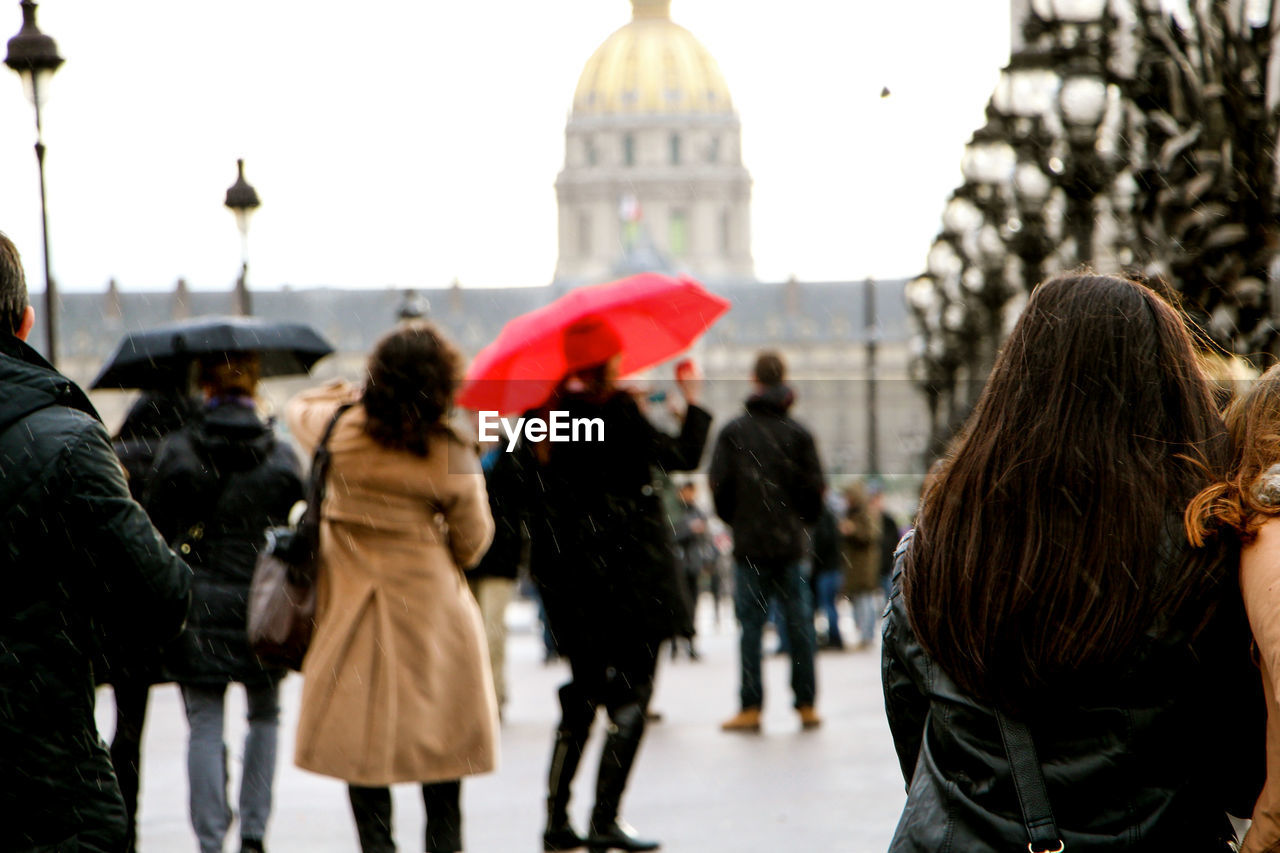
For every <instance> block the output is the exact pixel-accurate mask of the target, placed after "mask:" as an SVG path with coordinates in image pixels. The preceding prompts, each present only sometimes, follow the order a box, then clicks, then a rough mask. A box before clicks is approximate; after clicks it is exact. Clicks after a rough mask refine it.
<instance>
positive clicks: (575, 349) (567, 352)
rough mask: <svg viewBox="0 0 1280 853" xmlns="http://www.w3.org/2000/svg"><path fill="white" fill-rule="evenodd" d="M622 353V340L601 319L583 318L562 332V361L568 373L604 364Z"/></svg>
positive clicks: (606, 322)
mask: <svg viewBox="0 0 1280 853" xmlns="http://www.w3.org/2000/svg"><path fill="white" fill-rule="evenodd" d="M620 352H622V339H621V338H620V337H618V333H617V332H615V331H614V330H613V327H612V326H610V325H609V322H608V321H607V320H605V319H604V318H603V317H584V318H583V319H581V320H578V321H577V322H575V323H574V324H573V325H572V326H570V327H569V328H567V329H565V330H564V360H565V366H566V367H567V368H568V370H569V371H570V372H573V371H578V370H582V369H584V368H587V367H593V366H595V365H597V364H604V363H605V362H606V361H608V360H609V359H611V358H613V357H614V356H615V355H617V354H618V353H620Z"/></svg>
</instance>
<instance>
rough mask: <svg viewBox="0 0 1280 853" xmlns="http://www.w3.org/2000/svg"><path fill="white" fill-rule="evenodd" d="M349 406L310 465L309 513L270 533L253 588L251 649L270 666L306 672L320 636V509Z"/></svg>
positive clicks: (329, 429) (335, 417)
mask: <svg viewBox="0 0 1280 853" xmlns="http://www.w3.org/2000/svg"><path fill="white" fill-rule="evenodd" d="M351 405H352V404H350V403H348V404H346V405H343V406H339V407H338V410H337V411H336V412H334V413H333V417H332V418H331V419H330V420H329V424H328V426H327V427H325V431H324V434H323V435H322V436H321V437H320V444H319V445H318V446H317V447H316V452H315V456H314V457H313V458H312V460H311V475H310V480H309V481H308V484H307V501H306V503H307V509H306V511H305V512H304V513H303V514H302V518H301V519H299V520H298V523H297V524H296V525H294V526H292V527H275V528H271V529H269V530H268V531H267V541H266V545H265V546H264V547H263V549H262V551H261V552H259V554H258V561H257V564H256V565H255V566H254V569H253V581H252V582H251V583H250V585H249V608H248V610H249V619H248V632H249V647H250V648H251V649H252V650H253V652H254V654H256V655H257V656H258V658H259V659H260V660H261V661H262V662H263V663H264V664H265V665H267V666H284V667H288V668H289V669H292V670H295V671H301V670H302V660H303V658H305V657H306V655H307V648H308V647H309V646H310V645H311V634H312V632H313V631H314V630H315V616H316V589H315V585H316V573H317V570H318V565H317V559H318V557H319V551H320V505H321V504H322V503H323V502H324V493H325V482H326V480H327V478H328V476H329V436H330V435H332V434H333V428H334V427H335V426H336V425H337V423H338V418H340V417H341V416H342V413H343V412H345V411H346V410H347V409H349V408H351Z"/></svg>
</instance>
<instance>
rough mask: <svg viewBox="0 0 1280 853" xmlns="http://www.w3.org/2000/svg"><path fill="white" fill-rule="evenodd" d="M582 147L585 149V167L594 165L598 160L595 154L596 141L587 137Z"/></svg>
mask: <svg viewBox="0 0 1280 853" xmlns="http://www.w3.org/2000/svg"><path fill="white" fill-rule="evenodd" d="M583 145H584V146H585V147H586V152H587V165H588V166H594V165H596V163H597V161H598V160H599V159H600V157H599V155H598V154H597V153H596V141H595V140H594V139H592V138H591V137H590V136H588V137H587V138H586V141H585V142H584V143H583Z"/></svg>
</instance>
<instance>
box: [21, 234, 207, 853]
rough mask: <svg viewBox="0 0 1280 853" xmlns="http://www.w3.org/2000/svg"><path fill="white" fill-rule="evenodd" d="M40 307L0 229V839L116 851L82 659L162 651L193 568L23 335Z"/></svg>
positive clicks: (87, 415) (102, 750)
mask: <svg viewBox="0 0 1280 853" xmlns="http://www.w3.org/2000/svg"><path fill="white" fill-rule="evenodd" d="M34 324H35V311H34V310H33V309H32V308H31V306H30V305H29V304H28V302H27V287H26V282H25V280H24V277H23V273H22V261H21V259H20V258H19V257H18V251H17V249H16V248H15V247H14V245H13V243H12V242H10V240H9V238H8V237H6V236H4V235H3V234H0V459H3V460H4V463H3V470H4V476H3V477H0V506H3V510H0V536H2V538H3V541H4V543H5V548H6V555H7V556H6V560H5V583H4V595H3V596H0V756H3V757H4V758H3V770H0V848H3V849H5V850H14V851H17V850H22V851H53V850H68V851H69V850H75V851H81V853H119V851H121V850H126V849H128V845H129V844H130V843H131V842H130V841H129V840H128V838H127V836H128V826H127V824H128V818H127V814H126V811H125V807H124V802H123V800H122V798H121V795H120V788H119V786H118V785H117V782H116V777H115V773H114V772H113V770H112V763H111V758H110V756H109V755H108V753H107V749H106V747H105V746H104V745H103V744H102V741H101V739H100V738H99V736H98V727H97V723H96V721H95V720H94V713H93V711H94V691H93V685H94V672H93V664H92V660H93V658H94V656H95V654H97V653H98V651H97V648H98V643H99V641H100V640H101V639H102V638H103V637H106V636H109V637H111V638H112V640H113V641H114V643H115V647H121V646H124V647H137V648H149V647H159V646H160V645H161V644H162V643H163V642H165V641H166V640H168V639H170V638H171V637H173V636H174V635H176V634H177V633H178V631H179V629H180V628H181V627H182V622H183V620H184V619H185V618H186V614H187V603H188V596H189V589H190V572H189V570H188V569H187V567H186V566H185V565H183V563H182V561H181V560H180V559H179V558H178V557H177V556H176V555H175V554H174V553H173V552H172V551H170V550H169V548H168V547H167V546H166V545H165V542H164V539H163V538H162V537H161V536H160V534H159V533H158V532H157V531H156V530H155V528H154V527H152V525H151V522H150V521H149V520H148V519H147V515H146V513H145V512H144V511H143V509H142V507H141V506H139V505H138V504H137V502H135V501H134V500H133V498H132V497H130V495H129V487H128V485H127V484H126V482H125V476H124V472H123V471H122V469H121V467H120V463H119V461H117V459H116V456H115V454H114V453H113V452H112V449H111V443H110V439H109V438H108V437H107V431H106V429H104V428H103V426H102V423H101V422H100V421H99V420H98V415H97V412H95V411H94V409H93V406H92V405H91V404H90V403H89V399H88V398H87V397H86V396H85V394H84V392H83V391H81V390H80V388H79V387H77V386H76V385H75V384H74V383H72V382H71V381H69V380H68V379H67V378H66V377H64V376H62V375H61V374H59V373H58V372H57V371H55V370H54V369H53V367H52V366H51V365H50V364H49V363H48V362H47V361H45V360H44V359H43V358H41V357H40V356H39V354H37V353H36V351H35V350H33V349H32V348H31V347H29V346H27V344H26V339H27V336H28V335H29V334H30V332H31V329H32V327H33V326H34Z"/></svg>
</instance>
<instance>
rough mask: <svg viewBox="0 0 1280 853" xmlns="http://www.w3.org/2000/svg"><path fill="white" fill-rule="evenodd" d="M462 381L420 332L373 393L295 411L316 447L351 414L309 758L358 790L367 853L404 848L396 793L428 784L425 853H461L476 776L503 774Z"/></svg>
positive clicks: (476, 485) (334, 513) (332, 530)
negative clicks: (469, 783) (458, 416)
mask: <svg viewBox="0 0 1280 853" xmlns="http://www.w3.org/2000/svg"><path fill="white" fill-rule="evenodd" d="M460 377H461V356H460V355H459V354H458V352H457V350H456V349H454V347H453V345H452V344H451V343H449V341H448V340H446V339H445V338H444V336H443V335H441V334H440V332H439V331H438V330H437V329H436V328H435V327H434V326H432V325H430V324H428V323H423V322H409V323H405V324H403V325H401V326H400V327H398V328H397V329H396V330H395V331H393V332H391V333H390V334H388V335H386V336H385V337H384V338H383V339H382V340H381V341H379V342H378V344H377V346H376V347H375V348H374V351H373V354H372V355H371V356H370V357H369V363H368V369H367V375H366V378H365V384H364V387H363V388H358V387H355V386H352V385H349V384H347V383H344V382H335V383H332V384H330V385H327V386H325V387H323V388H320V389H317V390H314V391H308V392H305V393H303V394H300V395H298V396H297V397H295V398H294V399H293V400H291V401H290V402H289V404H288V406H287V409H286V415H287V417H288V420H289V426H290V427H291V428H292V430H293V434H294V435H295V436H296V437H297V438H298V441H299V442H300V443H301V444H302V445H303V447H305V448H307V449H308V450H309V451H310V450H312V449H314V447H315V445H316V444H317V443H318V442H319V440H320V436H321V435H322V434H323V433H324V431H325V429H326V427H327V426H328V425H329V423H330V422H331V421H332V420H333V419H334V418H335V417H337V424H336V426H335V427H334V430H333V434H332V437H331V438H330V441H329V451H330V453H331V459H332V461H331V463H330V469H329V489H328V493H327V495H326V497H325V502H324V509H323V514H322V520H321V531H320V571H319V576H318V579H317V590H316V595H317V598H316V628H315V636H314V637H313V638H312V641H311V648H310V650H309V651H308V653H307V657H306V659H305V660H304V661H303V664H302V674H303V678H304V682H303V686H302V707H301V711H300V714H299V718H298V732H297V744H296V749H295V751H294V760H295V762H296V763H297V765H298V766H299V767H301V768H303V769H304V770H310V771H312V772H315V773H321V774H323V775H325V776H332V777H334V778H337V779H341V780H343V781H345V782H346V783H347V793H348V797H349V799H350V801H351V810H352V814H353V815H354V818H355V824H356V833H357V835H358V836H359V839H360V849H361V850H362V851H364V853H390V851H394V850H395V849H396V848H395V843H394V841H393V839H392V833H391V825H392V814H391V792H390V789H389V787H388V786H390V785H394V784H399V783H407V782H412V783H415V784H418V785H421V786H422V799H423V803H424V805H425V806H426V812H427V828H426V841H425V845H424V847H423V849H424V850H427V851H429V853H453V851H458V850H461V849H462V837H463V827H462V803H461V790H462V782H461V779H462V777H464V776H471V775H475V774H478V773H487V772H489V771H491V770H493V769H494V768H495V767H496V766H497V761H498V709H497V701H496V699H495V697H494V689H493V676H492V674H491V672H490V669H489V654H488V650H487V648H486V645H485V635H484V624H483V620H482V618H481V614H480V608H479V606H478V605H477V604H476V600H475V598H474V597H473V596H472V595H471V591H470V589H469V588H468V586H467V580H466V578H465V577H464V575H463V570H464V569H466V568H468V567H470V566H473V565H475V564H476V562H477V561H478V560H479V559H480V557H481V556H482V555H483V554H484V552H485V549H486V548H487V547H488V546H489V542H490V539H491V537H492V535H493V521H492V518H491V516H490V513H489V502H488V498H487V497H486V494H485V486H484V477H483V474H482V472H481V469H480V461H479V459H477V458H476V451H475V446H474V444H473V443H471V442H468V441H464V440H463V439H462V438H460V437H459V436H457V435H456V434H455V433H454V432H453V431H452V430H451V429H450V428H449V425H448V417H449V412H450V409H451V408H452V406H453V396H454V393H455V391H456V390H457V387H458V384H459V381H460ZM348 403H349V404H351V408H350V409H348V410H346V411H345V412H343V413H341V414H338V413H339V412H340V407H342V406H343V405H344V404H348Z"/></svg>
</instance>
